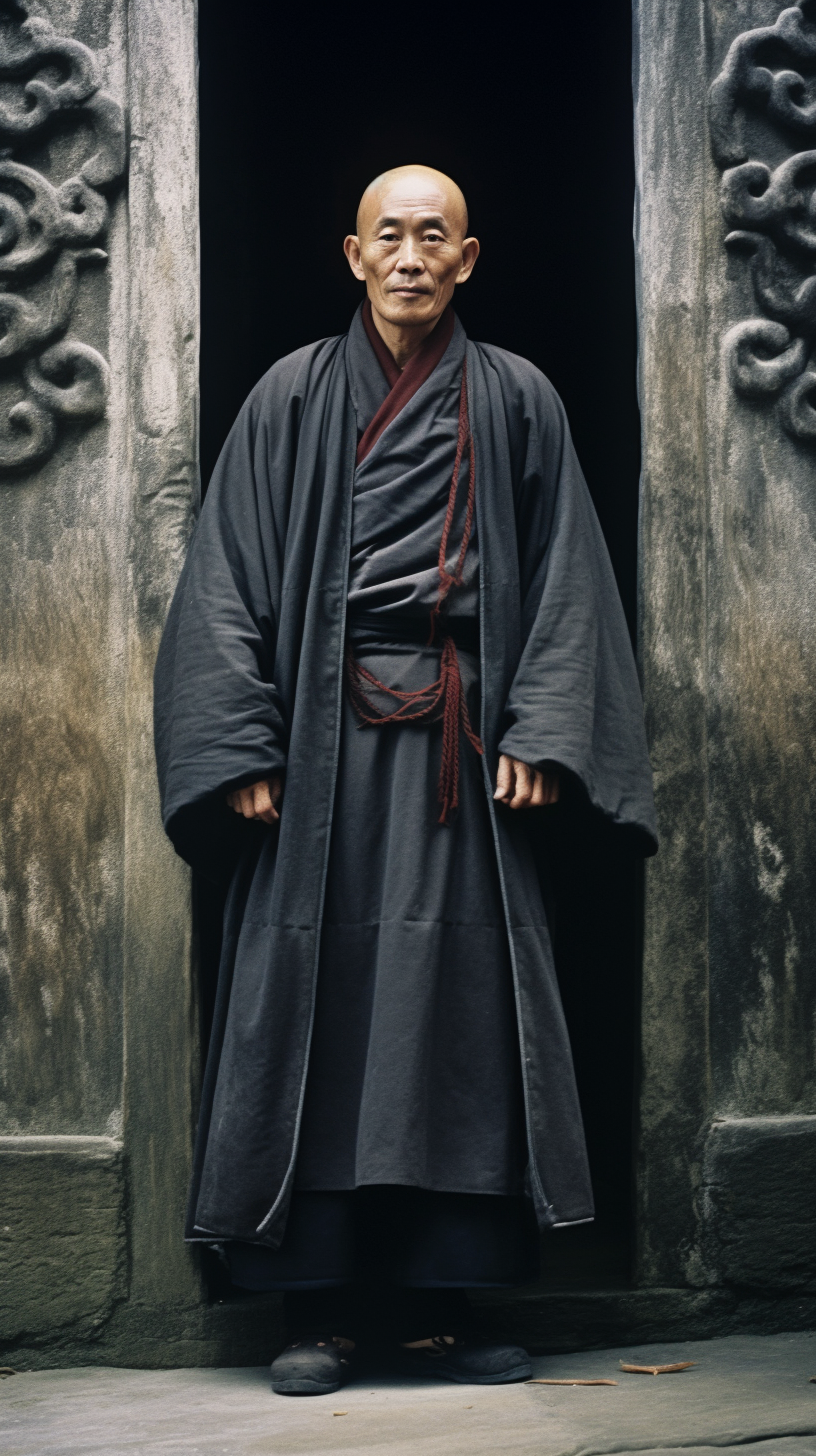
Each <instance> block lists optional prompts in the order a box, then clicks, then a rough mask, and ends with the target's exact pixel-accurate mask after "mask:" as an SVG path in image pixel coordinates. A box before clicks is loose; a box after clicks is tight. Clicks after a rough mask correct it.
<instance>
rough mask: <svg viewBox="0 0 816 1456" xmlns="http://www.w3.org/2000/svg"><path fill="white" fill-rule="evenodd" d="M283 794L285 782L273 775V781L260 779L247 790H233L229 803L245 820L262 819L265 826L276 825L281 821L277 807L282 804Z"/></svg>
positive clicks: (228, 797)
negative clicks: (277, 821) (281, 797)
mask: <svg viewBox="0 0 816 1456" xmlns="http://www.w3.org/2000/svg"><path fill="white" fill-rule="evenodd" d="M282 793H283V780H282V778H281V776H280V774H273V775H272V777H271V779H259V780H258V782H257V784H250V785H249V787H248V788H246V789H233V791H232V793H231V794H227V803H228V804H229V806H230V808H231V809H234V810H235V812H236V814H243V816H244V818H245V819H262V820H263V822H264V824H274V823H275V821H276V820H278V819H280V814H279V813H278V811H277V809H276V808H275V805H276V804H278V803H280V796H281V794H282Z"/></svg>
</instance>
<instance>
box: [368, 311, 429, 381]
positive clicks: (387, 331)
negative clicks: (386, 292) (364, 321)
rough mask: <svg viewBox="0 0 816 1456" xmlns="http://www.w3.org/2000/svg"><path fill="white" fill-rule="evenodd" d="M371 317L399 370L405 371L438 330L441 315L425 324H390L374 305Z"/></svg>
mask: <svg viewBox="0 0 816 1456" xmlns="http://www.w3.org/2000/svg"><path fill="white" fill-rule="evenodd" d="M371 317H372V318H373V320H374V327H375V329H376V330H377V333H378V334H379V336H380V338H381V339H382V340H383V343H384V344H385V346H386V348H387V349H388V351H389V353H390V355H391V357H392V359H393V360H394V363H395V364H396V366H397V368H398V369H404V368H405V366H406V364H408V363H409V362H410V360H411V359H413V357H414V355H415V354H417V353H418V352H419V350H420V349H421V348H422V345H423V343H424V341H425V340H426V339H427V337H428V335H429V334H430V333H432V332H433V330H434V329H435V328H436V326H437V324H438V323H439V319H440V318H441V314H440V315H438V316H437V317H436V318H432V319H430V320H429V321H428V323H424V324H391V323H389V322H388V319H385V318H383V316H382V314H381V313H378V312H377V310H376V308H375V307H374V304H373V303H372V305H371Z"/></svg>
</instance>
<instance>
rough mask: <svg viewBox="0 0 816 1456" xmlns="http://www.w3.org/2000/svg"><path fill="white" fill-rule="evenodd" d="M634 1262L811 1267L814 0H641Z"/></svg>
mask: <svg viewBox="0 0 816 1456" xmlns="http://www.w3.org/2000/svg"><path fill="white" fill-rule="evenodd" d="M635 49H636V66H635V101H636V136H637V148H638V218H637V241H638V258H639V270H640V279H639V304H640V350H641V352H640V396H641V407H642V412H643V439H644V468H643V502H642V603H641V606H642V656H643V673H644V683H645V693H646V704H647V713H648V721H649V732H650V738H651V744H652V750H653V755H654V767H655V771H656V777H657V791H658V802H659V813H660V820H661V833H662V849H661V853H660V855H659V857H658V859H657V860H656V861H655V862H654V863H653V864H652V865H650V867H649V871H648V881H647V902H646V949H645V969H644V991H643V1042H642V1045H643V1077H642V1095H641V1128H640V1146H639V1227H640V1234H641V1244H640V1255H639V1271H640V1278H641V1281H642V1282H644V1283H646V1284H652V1285H664V1286H666V1285H670V1286H675V1287H677V1286H686V1287H688V1286H693V1287H697V1288H701V1287H722V1288H724V1289H730V1290H732V1291H737V1290H743V1291H744V1290H746V1289H749V1290H751V1291H753V1292H758V1293H761V1294H764V1295H768V1296H770V1295H774V1296H780V1295H781V1296H783V1297H784V1296H786V1295H790V1294H792V1293H793V1292H794V1291H796V1292H802V1291H806V1290H810V1291H811V1292H814V1291H816V1252H814V1251H815V1250H816V1238H814V1234H816V1058H814V1032H815V1030H816V1016H815V1015H814V1013H815V1012H816V978H814V973H813V967H814V953H815V952H816V893H814V885H816V630H815V629H814V620H815V617H814V613H815V612H816V607H814V603H816V364H814V362H813V350H814V339H815V338H816V306H815V305H814V299H816V294H815V293H814V289H816V279H815V278H814V273H815V272H816V150H814V149H816V91H814V74H816V6H814V4H813V0H801V3H800V4H798V5H793V6H790V7H788V8H785V7H784V6H783V5H781V4H779V3H777V0H739V3H735V4H732V5H722V4H718V3H715V0H688V3H683V4H676V3H673V0H638V3H637V5H636V11H635Z"/></svg>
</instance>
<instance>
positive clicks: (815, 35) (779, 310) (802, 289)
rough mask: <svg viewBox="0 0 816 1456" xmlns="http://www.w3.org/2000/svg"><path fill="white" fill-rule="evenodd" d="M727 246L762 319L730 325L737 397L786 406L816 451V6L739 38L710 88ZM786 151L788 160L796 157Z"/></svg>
mask: <svg viewBox="0 0 816 1456" xmlns="http://www.w3.org/2000/svg"><path fill="white" fill-rule="evenodd" d="M710 126H711V138H712V144H713V151H714V158H715V160H716V162H717V165H718V166H719V167H720V168H721V169H722V171H723V178H722V193H721V203H722V210H723V214H724V217H725V220H726V222H727V224H728V225H729V228H730V229H731V231H729V233H728V235H727V237H726V239H725V246H726V247H727V248H729V249H730V250H733V251H734V252H735V253H741V254H742V255H743V256H744V258H745V260H746V262H747V266H748V269H749V271H750V278H751V283H752V287H753V294H754V299H755V302H756V305H757V307H758V309H759V310H760V311H761V312H760V315H759V316H758V317H754V318H750V319H746V320H744V321H743V322H741V323H738V324H736V325H735V326H734V327H733V328H731V329H729V331H728V333H727V334H726V336H725V339H724V341H723V342H724V354H725V361H726V367H727V370H728V374H729V378H730V380H731V383H732V385H733V388H734V389H735V390H736V392H737V393H738V394H740V395H742V396H743V397H745V398H749V399H765V400H775V401H776V405H775V408H776V409H777V411H778V416H779V419H780V422H781V424H782V425H783V426H784V428H785V430H786V431H787V432H788V433H789V434H790V435H792V436H794V438H796V439H798V440H802V441H807V442H809V443H813V444H816V357H814V345H815V344H816V150H810V149H808V150H798V148H799V147H801V146H802V143H803V142H804V143H805V144H806V143H807V142H808V141H811V142H816V0H799V3H798V4H797V5H793V6H791V7H790V8H788V9H785V10H783V11H782V12H781V14H780V15H779V16H778V17H777V20H776V21H775V23H774V24H773V25H769V26H763V27H760V28H758V29H756V30H748V31H744V32H743V33H742V35H739V36H737V38H736V40H735V41H734V42H733V44H732V45H731V47H730V49H729V51H728V54H727V56H726V58H725V62H724V64H723V68H722V70H721V72H720V74H719V75H718V77H717V79H716V80H715V82H714V84H713V86H712V88H711V96H710ZM786 153H787V155H786Z"/></svg>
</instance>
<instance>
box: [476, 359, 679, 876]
mask: <svg viewBox="0 0 816 1456" xmlns="http://www.w3.org/2000/svg"><path fill="white" fill-rule="evenodd" d="M528 368H529V370H530V377H529V378H525V379H523V380H522V381H520V382H519V381H516V388H515V390H514V391H513V394H514V398H513V401H512V405H511V411H510V412H509V413H510V417H511V435H512V437H513V442H514V446H515V454H516V460H515V470H514V474H515V476H516V517H517V521H516V524H517V538H518V549H519V577H520V586H521V598H522V602H521V626H522V641H523V643H524V646H523V651H522V654H521V659H520V662H519V666H518V670H517V672H516V674H515V677H514V680H513V682H512V685H511V688H510V692H509V694H508V698H507V703H506V716H505V724H506V729H505V731H504V733H503V736H502V739H501V742H500V745H499V748H500V752H501V753H506V754H509V755H510V756H511V757H513V758H517V759H521V760H522V761H523V762H525V763H529V764H532V765H534V766H536V767H540V766H541V765H542V764H544V763H545V762H555V763H558V764H561V765H562V766H563V767H564V768H566V769H567V770H569V772H570V773H571V774H572V775H574V776H575V778H576V779H577V780H578V781H579V782H580V784H581V785H582V786H583V789H584V791H585V793H586V796H587V797H588V799H589V802H590V803H591V804H592V805H593V806H594V807H595V808H596V809H597V810H599V811H600V812H601V813H602V814H603V815H604V816H605V817H606V818H607V819H608V820H609V821H611V822H612V823H614V824H616V825H620V826H626V827H628V828H629V829H630V830H632V831H635V834H634V838H635V840H636V842H637V844H638V847H639V848H640V850H641V851H642V852H644V853H646V854H651V853H654V851H655V850H656V848H657V831H656V819H655V809H654V799H653V793H652V776H651V769H650V765H649V758H648V753H647V747H646V735H645V730H644V723H643V705H642V700H641V694H640V686H639V683H638V678H637V672H636V668H635V662H634V657H633V654H632V648H631V644H630V640H629V633H628V631H627V627H626V620H625V617H624V614H623V608H622V606H621V601H620V597H619V594H618V589H617V584H616V582H615V577H614V574H613V571H612V564H611V562H610V560H609V554H608V552H607V549H606V543H605V541H604V539H603V535H602V533H601V528H600V525H599V522H598V518H597V516H596V514H595V509H594V506H593V504H592V501H591V498H590V495H589V491H588V489H587V486H586V482H585V480H584V477H583V474H582V472H581V467H580V465H579V463H578V458H577V456H576V453H575V449H574V446H573V444H572V440H571V437H570V432H569V427H568V424H567V420H566V415H565V413H564V408H563V405H562V404H561V401H560V399H559V398H558V396H557V394H556V393H555V391H554V390H553V389H552V386H551V385H550V384H549V382H548V381H547V380H546V379H545V378H544V376H543V375H541V374H539V373H538V371H533V370H532V368H531V366H528ZM513 414H514V416H515V417H514V418H513Z"/></svg>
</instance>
